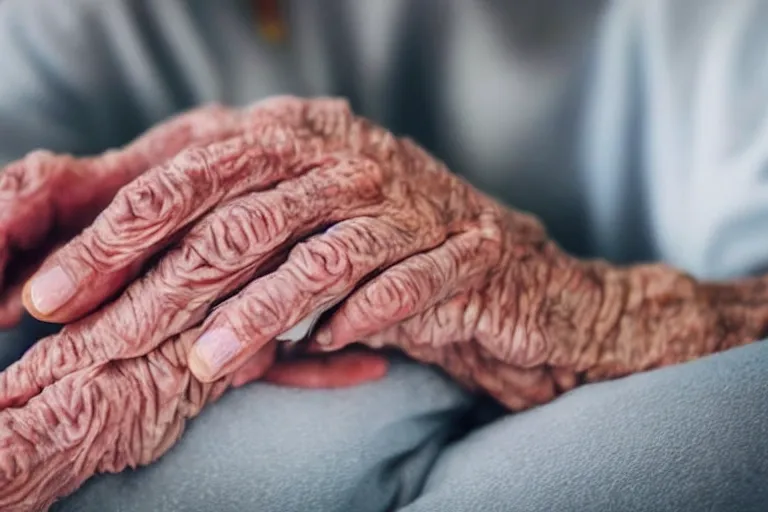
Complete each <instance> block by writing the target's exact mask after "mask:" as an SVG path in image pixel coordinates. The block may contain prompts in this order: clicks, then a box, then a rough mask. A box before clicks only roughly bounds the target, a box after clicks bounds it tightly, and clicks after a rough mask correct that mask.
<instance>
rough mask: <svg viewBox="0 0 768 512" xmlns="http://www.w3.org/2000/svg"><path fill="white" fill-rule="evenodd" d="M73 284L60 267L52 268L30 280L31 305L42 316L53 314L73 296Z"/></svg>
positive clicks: (74, 289)
mask: <svg viewBox="0 0 768 512" xmlns="http://www.w3.org/2000/svg"><path fill="white" fill-rule="evenodd" d="M75 291H76V288H75V283H74V282H72V279H71V278H70V277H69V276H68V275H67V273H66V272H64V269H62V268H61V267H53V268H52V269H50V270H48V271H46V272H43V273H42V274H40V275H39V276H37V277H35V278H33V279H32V285H31V287H30V291H29V295H30V299H31V300H32V305H33V306H34V307H35V309H36V310H37V311H39V312H40V313H42V314H44V315H48V314H50V313H53V312H54V311H56V310H57V309H59V308H60V307H61V306H63V305H64V304H65V303H66V302H67V301H68V300H69V299H71V298H72V296H73V295H74V294H75Z"/></svg>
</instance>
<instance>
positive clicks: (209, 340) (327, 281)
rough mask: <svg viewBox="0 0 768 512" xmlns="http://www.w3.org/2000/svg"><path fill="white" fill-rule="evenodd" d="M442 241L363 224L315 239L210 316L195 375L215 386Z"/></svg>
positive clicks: (388, 225)
mask: <svg viewBox="0 0 768 512" xmlns="http://www.w3.org/2000/svg"><path fill="white" fill-rule="evenodd" d="M442 236H443V235H442V233H439V232H438V230H434V229H427V230H424V232H423V233H419V232H416V233H410V232H408V231H405V230H403V229H401V228H400V227H399V226H398V225H397V223H395V222H388V221H385V220H383V219H379V218H373V217H357V218H352V219H351V220H346V221H343V222H340V223H339V224H336V225H334V226H333V227H332V228H331V229H329V230H328V231H326V232H325V233H322V234H319V235H316V236H314V237H311V238H309V239H308V240H307V241H305V242H303V243H301V244H298V245H297V246H296V247H295V248H294V249H293V250H292V251H291V253H290V254H289V256H288V259H287V260H286V262H285V263H283V264H282V265H281V266H280V267H279V268H278V269H277V270H276V271H275V272H273V273H271V274H269V275H266V276H264V277H261V278H259V279H257V280H256V281H254V282H253V283H251V284H250V285H248V286H247V287H246V288H245V289H244V290H243V291H242V292H240V293H239V294H238V295H237V296H235V297H234V298H232V299H229V300H228V301H227V302H225V303H224V304H222V306H221V307H220V308H218V309H217V310H216V311H215V312H214V313H212V314H211V315H210V316H209V317H208V319H207V320H206V322H205V325H204V334H203V335H202V336H201V338H200V339H199V340H198V341H197V344H196V346H195V348H194V349H193V351H192V355H191V357H190V360H189V365H190V370H191V371H192V373H193V374H194V375H195V376H196V377H197V378H198V379H200V380H202V381H203V382H209V381H211V380H215V379H216V378H218V377H219V376H220V375H223V374H226V373H228V371H229V370H231V369H233V368H235V367H237V366H239V364H240V363H242V361H244V360H246V359H247V358H248V357H250V355H251V354H253V353H254V352H255V351H257V350H259V348H260V347H261V346H262V345H263V344H264V343H266V342H268V341H270V340H272V339H273V338H276V337H277V338H278V339H281V338H282V337H281V333H284V332H286V331H288V330H290V329H291V328H292V327H293V326H295V325H297V324H299V323H301V322H302V321H304V320H305V319H306V318H307V317H310V316H318V315H319V314H320V313H321V312H323V311H325V310H327V309H328V308H330V307H332V306H333V305H334V304H336V303H337V302H338V301H339V300H340V299H342V298H343V297H345V296H346V295H348V294H349V293H350V292H351V291H352V290H353V289H354V288H355V286H357V285H358V283H359V282H360V281H361V280H363V279H364V278H365V277H366V276H368V275H370V274H371V273H373V272H376V271H378V270H380V269H382V268H386V267H388V266H389V265H392V264H394V263H396V262H398V261H400V260H402V259H403V258H405V257H407V256H408V255H410V254H413V253H414V252H419V251H421V250H424V249H427V248H430V247H434V246H435V245H437V244H439V243H440V241H441V240H440V237H442ZM309 323H311V322H309Z"/></svg>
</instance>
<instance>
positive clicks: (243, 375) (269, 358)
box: [232, 342, 275, 388]
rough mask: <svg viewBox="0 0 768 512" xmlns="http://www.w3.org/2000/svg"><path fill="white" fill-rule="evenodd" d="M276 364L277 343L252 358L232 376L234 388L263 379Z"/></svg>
mask: <svg viewBox="0 0 768 512" xmlns="http://www.w3.org/2000/svg"><path fill="white" fill-rule="evenodd" d="M274 362H275V343H274V342H273V343H270V344H268V345H267V346H265V347H264V348H262V349H261V350H259V351H258V352H256V353H255V354H254V355H252V356H251V357H250V359H248V360H247V361H246V362H245V363H244V364H243V365H242V366H241V367H240V368H238V370H237V371H236V372H235V373H234V374H233V376H232V386H233V387H236V388H239V387H241V386H244V385H246V384H248V383H249V382H253V381H255V380H259V379H261V378H262V377H263V376H264V374H265V373H266V372H267V370H269V367H270V366H272V365H273V364H274Z"/></svg>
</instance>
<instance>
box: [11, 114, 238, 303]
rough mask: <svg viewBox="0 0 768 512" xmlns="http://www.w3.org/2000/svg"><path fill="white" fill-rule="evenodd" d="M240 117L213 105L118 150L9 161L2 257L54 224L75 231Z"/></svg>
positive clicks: (226, 131)
mask: <svg viewBox="0 0 768 512" xmlns="http://www.w3.org/2000/svg"><path fill="white" fill-rule="evenodd" d="M238 122H239V119H237V118H236V116H235V115H234V111H230V110H228V109H224V108H223V107H219V106H216V105H213V106H208V107H203V108H200V109H196V110H193V111H190V112H188V113H185V114H182V115H180V116H177V117H174V118H172V119H171V120H169V121H168V122H166V123H163V124H162V125H160V126H158V127H157V128H154V129H152V130H150V131H148V132H147V133H146V134H144V135H142V136H141V137H139V138H138V139H136V141H134V142H133V143H131V144H129V145H128V146H126V147H125V148H124V149H121V150H119V151H109V152H107V153H104V154H102V155H100V156H97V157H89V158H79V159H76V158H73V157H72V156H70V155H57V154H54V153H51V152H47V151H35V152H32V153H30V154H29V155H27V156H26V157H25V158H23V159H21V160H19V161H16V162H13V163H11V164H9V165H8V166H7V167H6V168H5V169H4V170H3V171H2V172H0V262H2V261H6V262H7V261H9V260H10V254H11V251H15V250H22V251H24V250H29V249H32V248H34V247H35V246H37V245H38V244H40V243H41V242H42V241H43V239H44V238H46V237H47V235H48V234H49V233H50V231H51V230H52V229H53V228H55V229H57V230H60V231H64V232H68V233H69V234H70V235H73V234H75V233H77V232H78V231H80V230H81V229H82V228H83V227H85V226H86V225H87V224H88V223H90V222H91V221H92V220H93V219H94V218H95V217H96V215H98V213H99V212H100V211H101V210H103V209H104V207H106V206H107V205H108V204H109V202H110V201H111V200H112V198H113V197H114V195H115V194H116V193H117V191H118V190H119V189H120V187H122V186H123V185H125V184H126V183H128V182H130V181H131V180H133V179H134V178H135V177H136V176H138V175H140V174H141V173H143V172H144V171H146V170H147V169H148V168H149V167H150V166H152V165H156V164H159V163H160V162H162V161H164V160H166V159H168V158H170V157H171V156H173V155H175V154H176V153H178V152H179V151H180V150H181V149H183V148H184V147H187V146H188V145H190V144H193V143H201V142H205V141H208V140H216V139H217V138H220V137H225V136H231V134H232V133H233V132H234V130H235V126H236V125H237V123H238ZM200 127H202V128H200ZM211 127H216V130H212V129H211ZM4 268H5V267H4V266H0V279H2V277H1V275H2V273H3V269H4ZM0 289H2V283H0Z"/></svg>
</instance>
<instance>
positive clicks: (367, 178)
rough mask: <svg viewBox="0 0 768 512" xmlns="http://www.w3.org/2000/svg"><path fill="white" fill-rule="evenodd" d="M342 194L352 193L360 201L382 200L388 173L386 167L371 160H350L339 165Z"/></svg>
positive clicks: (345, 160)
mask: <svg viewBox="0 0 768 512" xmlns="http://www.w3.org/2000/svg"><path fill="white" fill-rule="evenodd" d="M339 170H340V172H341V175H342V177H343V178H344V179H343V181H342V192H347V193H348V194H349V193H351V195H353V196H354V197H356V198H358V199H359V200H368V201H376V200H381V199H382V198H383V195H384V183H385V179H386V173H385V170H384V167H383V166H382V165H381V164H379V163H378V162H376V161H375V160H372V159H370V158H350V159H344V160H342V161H341V162H340V163H339Z"/></svg>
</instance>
